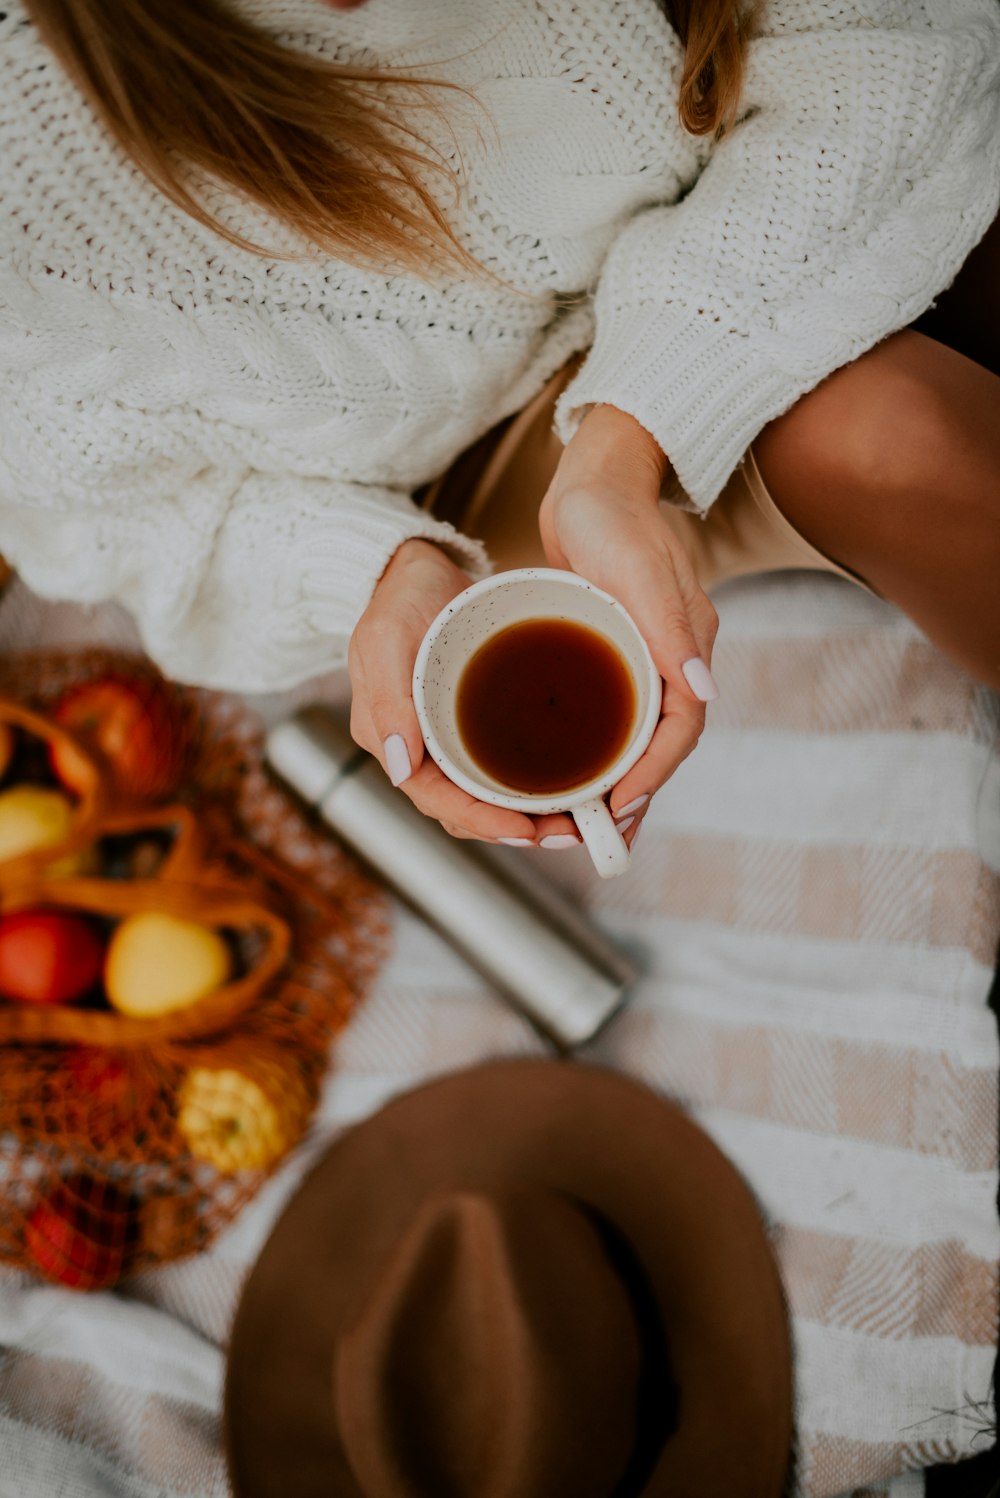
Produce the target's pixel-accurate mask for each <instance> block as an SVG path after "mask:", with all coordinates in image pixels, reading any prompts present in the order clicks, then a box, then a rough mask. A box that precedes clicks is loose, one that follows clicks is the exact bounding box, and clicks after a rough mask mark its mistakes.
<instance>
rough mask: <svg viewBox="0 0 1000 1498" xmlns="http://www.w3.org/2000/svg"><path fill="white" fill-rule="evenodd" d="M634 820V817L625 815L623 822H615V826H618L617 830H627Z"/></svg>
mask: <svg viewBox="0 0 1000 1498" xmlns="http://www.w3.org/2000/svg"><path fill="white" fill-rule="evenodd" d="M634 821H635V817H626V818H625V820H624V822H616V823H615V826H616V827H617V828H618V831H619V832H627V831H628V829H629V828H630V827H631V825H632V823H633V822H634Z"/></svg>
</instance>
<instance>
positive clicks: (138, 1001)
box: [104, 910, 232, 1019]
mask: <svg viewBox="0 0 1000 1498" xmlns="http://www.w3.org/2000/svg"><path fill="white" fill-rule="evenodd" d="M231 970H232V963H231V960H230V956H229V948H228V947H227V946H226V943H225V942H224V941H223V939H222V937H221V936H220V935H219V934H218V932H217V931H213V930H212V929H211V928H210V927H209V926H202V925H200V924H199V923H198V922H197V921H187V920H181V919H180V918H179V917H178V916H173V915H163V914H161V913H160V912H159V911H153V910H150V911H145V912H143V914H141V915H131V916H128V917H127V918H126V919H125V920H124V921H122V922H121V924H120V925H119V926H117V927H116V928H115V931H114V933H113V935H112V937H111V940H110V942H109V943H108V951H107V957H106V959H105V963H104V991H105V993H106V994H107V996H108V1000H109V1002H110V1003H111V1004H113V1005H114V1007H115V1008H116V1009H117V1010H118V1011H119V1012H120V1013H121V1014H128V1015H130V1016H131V1017H132V1018H133V1019H152V1018H155V1017H156V1016H158V1015H161V1014H170V1013H171V1012H172V1011H173V1010H175V1009H185V1008H186V1007H187V1006H188V1004H193V1003H195V1001H196V1000H197V999H202V998H204V997H205V995H206V994H209V993H211V992H212V991H213V990H214V989H216V988H221V986H222V984H223V983H225V982H226V980H227V979H228V977H229V975H230V972H231Z"/></svg>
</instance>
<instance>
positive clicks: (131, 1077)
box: [58, 1045, 140, 1148]
mask: <svg viewBox="0 0 1000 1498" xmlns="http://www.w3.org/2000/svg"><path fill="white" fill-rule="evenodd" d="M58 1080H59V1088H60V1106H61V1109H62V1117H63V1120H64V1122H65V1124H66V1127H67V1128H68V1129H71V1130H72V1131H73V1132H74V1133H75V1134H78V1135H82V1136H83V1137H84V1138H86V1139H88V1140H89V1141H90V1142H91V1143H92V1144H98V1143H100V1142H104V1141H110V1140H114V1139H116V1138H119V1139H120V1138H122V1136H123V1131H127V1134H126V1135H125V1137H126V1138H127V1139H128V1143H129V1147H130V1148H131V1146H132V1145H133V1144H135V1143H138V1142H139V1139H138V1133H137V1129H138V1125H137V1122H136V1114H137V1109H138V1108H139V1093H140V1087H139V1083H138V1080H137V1078H136V1076H135V1074H134V1072H133V1069H132V1067H131V1066H130V1065H129V1063H128V1061H126V1059H125V1058H124V1056H122V1055H121V1054H120V1053H117V1052H115V1051H106V1050H104V1049H103V1047H101V1046H83V1045H81V1046H73V1047H72V1048H71V1049H70V1050H68V1051H67V1052H66V1053H65V1057H64V1060H63V1071H62V1075H61V1076H60V1077H59V1079H58Z"/></svg>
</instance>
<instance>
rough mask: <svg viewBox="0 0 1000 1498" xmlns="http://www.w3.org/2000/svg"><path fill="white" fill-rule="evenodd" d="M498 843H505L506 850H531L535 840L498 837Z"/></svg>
mask: <svg viewBox="0 0 1000 1498" xmlns="http://www.w3.org/2000/svg"><path fill="white" fill-rule="evenodd" d="M497 842H498V843H506V844H507V846H508V848H533V847H534V846H535V840H534V838H531V837H499V838H497Z"/></svg>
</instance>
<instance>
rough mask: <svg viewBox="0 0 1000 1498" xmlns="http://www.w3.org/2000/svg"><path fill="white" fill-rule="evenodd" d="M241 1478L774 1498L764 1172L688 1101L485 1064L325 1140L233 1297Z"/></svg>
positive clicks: (367, 1496)
mask: <svg viewBox="0 0 1000 1498" xmlns="http://www.w3.org/2000/svg"><path fill="white" fill-rule="evenodd" d="M225 1419H226V1444H227V1450H228V1456H229V1465H230V1472H231V1475H232V1480H233V1486H234V1489H235V1492H236V1495H237V1498H633V1495H635V1498H639V1495H642V1498H647V1495H648V1498H660V1495H664V1498H665V1495H667V1494H669V1495H671V1498H779V1495H780V1494H781V1492H782V1490H783V1486H784V1482H785V1478H786V1475H787V1468H788V1462H789V1448H790V1441H791V1359H790V1352H789V1338H788V1326H787V1321H786V1317H785V1309H784V1303H783V1299H782V1294H781V1286H780V1282H779V1279H778V1272H777V1268H776V1266H775V1263H774V1259H773V1258H772V1255H771V1252H770V1248H769V1246H768V1241H767V1237H766V1234H765V1231H764V1226H763V1223H762V1222H761V1219H760V1216H759V1213H758V1211H757V1208H756V1206H755V1204H754V1201H753V1198H752V1196H751V1195H750V1192H749V1190H748V1189H747V1187H746V1186H745V1184H744V1183H743V1181H742V1180H741V1178H740V1177H739V1175H738V1174H737V1172H736V1171H735V1169H734V1168H733V1166H732V1165H731V1164H730V1163H729V1161H728V1160H727V1159H726V1157H725V1156H724V1155H722V1154H721V1153H720V1152H719V1150H718V1149H717V1148H716V1146H715V1145H714V1144H713V1143H712V1141H711V1140H710V1139H709V1138H708V1136H707V1135H706V1134H704V1133H703V1132H702V1130H701V1129H699V1128H698V1127H697V1126H696V1125H695V1124H693V1123H692V1122H691V1121H690V1119H688V1118H686V1117H685V1116H684V1114H683V1113H681V1112H680V1111H679V1110H678V1109H677V1108H675V1107H674V1106H672V1105H671V1104H670V1103H667V1102H665V1101H664V1100H663V1099H662V1098H660V1097H657V1096H656V1095H655V1094H654V1093H652V1092H650V1091H649V1090H648V1089H646V1088H645V1087H641V1086H639V1085H638V1084H637V1083H635V1082H631V1081H628V1080H627V1079H625V1078H623V1077H620V1076H617V1075H615V1074H614V1073H612V1072H608V1071H604V1070H601V1069H598V1068H596V1067H591V1066H584V1065H580V1064H577V1063H573V1062H561V1061H511V1062H500V1063H495V1064H490V1065H487V1066H481V1067H477V1068H475V1069H474V1070H471V1071H464V1072H460V1073H457V1074H455V1075H453V1076H449V1077H445V1078H444V1079H443V1080H441V1081H437V1082H432V1083H430V1084H429V1085H427V1086H424V1087H420V1088H418V1089H417V1090H416V1091H414V1092H409V1093H406V1094H405V1095H403V1096H401V1097H398V1098H396V1099H395V1100H394V1101H392V1102H390V1103H389V1104H388V1105H387V1106H386V1107H384V1108H383V1109H382V1110H381V1111H380V1112H379V1113H377V1114H375V1116H374V1117H373V1118H370V1119H368V1120H367V1121H366V1122H364V1123H362V1124H360V1125H358V1127H356V1128H354V1129H352V1130H351V1131H350V1132H349V1133H347V1134H345V1135H344V1136H343V1137H342V1138H341V1139H339V1140H338V1141H337V1143H336V1144H334V1146H333V1147H332V1148H331V1149H330V1150H329V1152H328V1153H327V1154H325V1155H324V1156H323V1158H322V1160H321V1161H320V1163H319V1165H318V1166H317V1167H316V1168H315V1169H314V1170H313V1172H312V1174H311V1175H310V1176H309V1177H308V1179H307V1180H306V1181H305V1183H304V1184H303V1185H302V1187H301V1188H300V1189H299V1191H298V1192H297V1193H296V1195H295V1196H294V1197H293V1199H292V1201H291V1204H290V1205H289V1206H288V1207H287V1208H286V1210H285V1212H284V1213H283V1215H282V1217H281V1219H280V1221H279V1222H278V1225H277V1227H276V1228H275V1230H274V1232H273V1233H272V1235H271V1237H270V1239H269V1240H268V1242H267V1244H266V1245H265V1247H264V1251H263V1253H262V1254H261V1257H260V1259H259V1260H258V1262H257V1265H256V1267H255V1268H254V1270H253V1272H252V1274H251V1275H250V1278H249V1280H248V1282H247V1285H246V1288H245V1290H244V1292H243V1297H242V1300H241V1302H240V1305H239V1309H238V1311H237V1315H236V1322H235V1325H234V1328H233V1335H232V1339H231V1342H230V1351H229V1366H228V1374H227V1382H226V1408H225Z"/></svg>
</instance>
